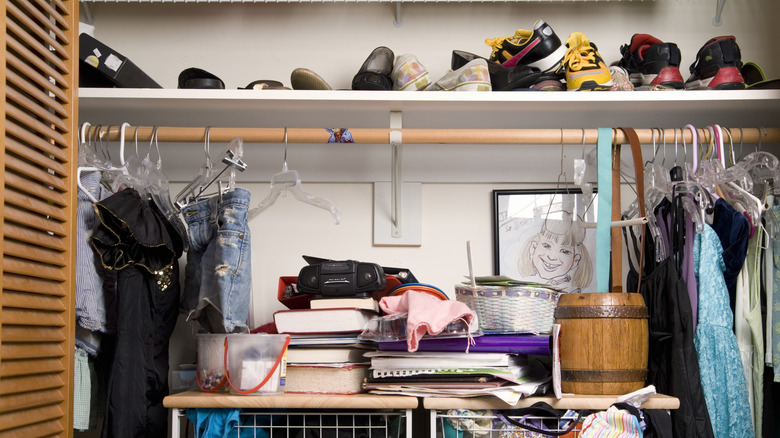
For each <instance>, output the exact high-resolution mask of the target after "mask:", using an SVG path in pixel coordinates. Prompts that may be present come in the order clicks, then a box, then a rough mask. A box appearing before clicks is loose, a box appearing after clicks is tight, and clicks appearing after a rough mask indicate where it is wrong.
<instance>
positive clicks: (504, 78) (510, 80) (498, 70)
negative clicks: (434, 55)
mask: <svg viewBox="0 0 780 438" xmlns="http://www.w3.org/2000/svg"><path fill="white" fill-rule="evenodd" d="M475 59H483V60H484V61H485V62H486V63H487V67H488V72H489V73H490V85H491V87H492V89H493V91H510V90H517V89H521V88H531V86H532V85H533V84H535V83H536V81H537V80H538V79H539V76H541V72H540V71H539V69H538V68H536V67H529V66H527V65H521V64H518V65H516V66H514V67H506V66H503V65H501V64H498V63H495V62H489V61H488V60H487V59H485V58H483V57H481V56H478V55H475V54H473V53H470V52H464V51H463V50H453V51H452V60H451V61H450V68H452V70H457V69H459V68H461V67H463V66H464V65H466V64H468V63H469V62H471V61H473V60H475Z"/></svg>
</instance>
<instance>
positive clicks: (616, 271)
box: [596, 128, 646, 292]
mask: <svg viewBox="0 0 780 438" xmlns="http://www.w3.org/2000/svg"><path fill="white" fill-rule="evenodd" d="M619 129H620V130H622V131H623V132H624V133H625V135H626V137H628V139H629V142H630V144H631V154H632V156H633V159H634V173H635V175H636V185H637V188H636V190H637V198H638V203H639V215H640V217H645V216H646V212H645V183H644V168H643V164H642V163H643V161H642V149H641V147H640V144H639V137H638V136H637V135H636V131H635V130H634V129H633V128H619ZM598 131H599V137H598V186H599V211H598V222H597V225H596V283H597V290H598V291H607V290H610V288H609V271H610V249H611V252H612V254H611V255H612V257H611V266H612V289H611V290H612V291H613V292H623V280H622V276H623V248H622V246H623V243H622V240H623V238H622V233H621V231H620V230H619V229H614V230H613V229H612V227H611V225H612V224H611V222H612V221H618V220H620V148H621V145H616V146H615V147H614V148H613V147H612V139H613V132H612V129H609V128H599V129H598ZM610 161H611V162H610ZM640 227H641V238H640V256H639V272H640V273H641V272H642V268H643V266H644V239H645V226H644V225H640ZM640 277H641V276H640ZM640 283H641V278H640ZM637 291H638V290H637Z"/></svg>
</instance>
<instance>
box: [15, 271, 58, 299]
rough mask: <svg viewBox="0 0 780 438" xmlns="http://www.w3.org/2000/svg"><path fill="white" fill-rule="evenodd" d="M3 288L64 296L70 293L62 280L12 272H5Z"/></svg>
mask: <svg viewBox="0 0 780 438" xmlns="http://www.w3.org/2000/svg"><path fill="white" fill-rule="evenodd" d="M3 289H4V290H6V291H8V290H11V291H19V292H26V293H34V294H39V295H50V296H54V297H64V296H66V295H67V293H68V291H67V289H66V288H65V286H64V283H62V282H61V281H51V280H45V279H42V278H32V277H27V276H22V275H16V274H13V273H10V272H3Z"/></svg>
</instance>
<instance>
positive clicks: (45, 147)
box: [5, 120, 68, 163]
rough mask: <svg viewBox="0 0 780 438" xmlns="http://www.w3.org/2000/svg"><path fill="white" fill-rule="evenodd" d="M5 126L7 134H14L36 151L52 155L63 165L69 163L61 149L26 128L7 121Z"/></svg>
mask: <svg viewBox="0 0 780 438" xmlns="http://www.w3.org/2000/svg"><path fill="white" fill-rule="evenodd" d="M5 126H6V127H5V130H6V133H8V134H12V135H14V136H16V137H18V138H19V139H20V140H23V141H24V142H25V143H26V144H28V145H29V147H34V148H35V149H38V150H39V151H41V152H42V153H45V154H48V155H51V156H53V157H55V158H56V159H57V160H58V161H60V162H62V163H67V162H68V159H67V157H66V156H65V154H64V153H63V151H62V149H60V148H59V147H57V146H55V145H52V144H51V143H49V142H48V141H46V140H44V139H42V138H41V137H39V136H37V135H34V134H33V133H32V132H30V131H29V130H28V129H27V128H26V127H24V126H22V125H19V124H17V123H15V122H13V121H12V120H6V121H5Z"/></svg>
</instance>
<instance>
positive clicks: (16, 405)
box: [0, 389, 65, 412]
mask: <svg viewBox="0 0 780 438" xmlns="http://www.w3.org/2000/svg"><path fill="white" fill-rule="evenodd" d="M63 400H65V397H64V396H63V394H62V391H60V390H56V389H47V390H42V391H33V392H26V393H22V394H14V395H7V396H5V397H0V412H8V411H10V410H17V409H31V408H36V407H39V406H46V405H51V404H56V403H61V402H62V401H63Z"/></svg>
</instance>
